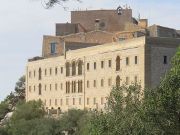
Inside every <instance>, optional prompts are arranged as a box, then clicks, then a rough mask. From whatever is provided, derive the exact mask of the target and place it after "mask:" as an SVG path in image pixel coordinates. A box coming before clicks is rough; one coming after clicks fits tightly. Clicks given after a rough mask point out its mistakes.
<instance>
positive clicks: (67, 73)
mask: <svg viewBox="0 0 180 135" xmlns="http://www.w3.org/2000/svg"><path fill="white" fill-rule="evenodd" d="M66 76H70V63H69V62H67V63H66Z"/></svg>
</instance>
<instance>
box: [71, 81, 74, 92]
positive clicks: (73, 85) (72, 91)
mask: <svg viewBox="0 0 180 135" xmlns="http://www.w3.org/2000/svg"><path fill="white" fill-rule="evenodd" d="M71 89H72V93H74V82H73V81H72V87H71Z"/></svg>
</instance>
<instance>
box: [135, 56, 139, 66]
mask: <svg viewBox="0 0 180 135" xmlns="http://www.w3.org/2000/svg"><path fill="white" fill-rule="evenodd" d="M134 61H135V65H136V64H138V57H137V56H135V57H134Z"/></svg>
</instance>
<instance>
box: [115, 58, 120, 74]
mask: <svg viewBox="0 0 180 135" xmlns="http://www.w3.org/2000/svg"><path fill="white" fill-rule="evenodd" d="M119 70H120V57H119V56H117V57H116V71H119Z"/></svg>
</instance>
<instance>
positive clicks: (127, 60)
mask: <svg viewBox="0 0 180 135" xmlns="http://www.w3.org/2000/svg"><path fill="white" fill-rule="evenodd" d="M126 65H127V66H128V65H129V57H126Z"/></svg>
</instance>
